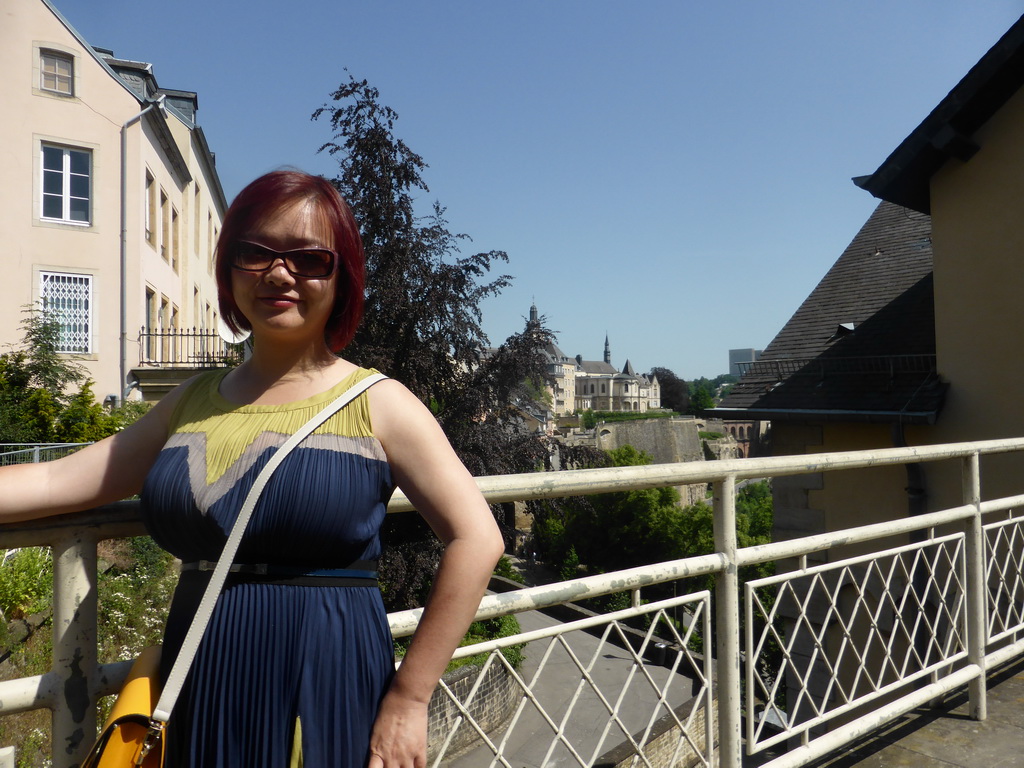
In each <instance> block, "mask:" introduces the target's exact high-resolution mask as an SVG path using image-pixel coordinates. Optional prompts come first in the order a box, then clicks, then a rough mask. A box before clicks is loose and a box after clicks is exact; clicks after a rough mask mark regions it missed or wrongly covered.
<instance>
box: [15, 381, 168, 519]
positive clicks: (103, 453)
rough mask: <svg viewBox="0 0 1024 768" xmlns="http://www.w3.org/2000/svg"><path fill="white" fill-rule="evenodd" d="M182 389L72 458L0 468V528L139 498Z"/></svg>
mask: <svg viewBox="0 0 1024 768" xmlns="http://www.w3.org/2000/svg"><path fill="white" fill-rule="evenodd" d="M185 386H186V385H182V386H179V387H177V388H176V389H174V390H173V391H171V392H170V393H169V394H168V395H167V396H166V397H164V398H163V399H162V400H160V402H158V403H157V404H156V405H155V406H153V408H151V409H150V410H149V411H148V412H147V413H146V414H145V415H144V416H143V417H142V418H141V419H139V420H138V421H136V422H135V423H134V424H132V425H131V426H130V427H127V428H126V429H124V430H122V431H121V432H118V433H117V434H116V435H111V436H110V437H108V438H106V439H104V440H100V441H99V442H97V443H94V444H93V445H90V446H87V447H86V448H83V449H82V450H80V451H76V452H75V453H72V454H71V455H70V456H66V457H64V458H63V459H58V460H57V461H45V462H40V463H38V464H14V465H11V466H7V467H0V524H4V523H15V522H20V521H24V520H35V519H36V518H40V517H48V516H50V515H59V514H63V513H66V512H77V511H79V510H83V509H90V508H92V507H96V506H99V505H101V504H109V503H111V502H113V501H118V500H119V499H123V498H125V497H127V496H131V495H133V494H136V493H138V492H139V490H140V489H141V488H142V482H143V480H145V479H146V473H148V472H149V468H150V467H151V466H152V465H153V462H154V461H156V457H157V454H159V453H160V449H161V448H162V447H163V445H164V443H165V442H166V441H167V432H168V428H169V425H170V419H171V414H172V413H173V411H174V407H175V404H176V403H177V402H178V400H179V399H180V397H181V394H182V393H183V392H184V389H185Z"/></svg>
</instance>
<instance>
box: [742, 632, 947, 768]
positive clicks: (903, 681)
mask: <svg viewBox="0 0 1024 768" xmlns="http://www.w3.org/2000/svg"><path fill="white" fill-rule="evenodd" d="M966 658H967V651H961V652H959V653H956V654H954V655H952V656H950V657H948V658H944V659H939V660H938V661H936V662H934V663H932V664H929V665H928V666H927V667H922V668H921V669H919V670H917V671H916V672H914V673H913V674H910V675H907V676H906V677H901V678H900V679H899V680H895V681H893V682H891V683H888V684H887V685H883V686H882V687H880V688H877V689H875V690H873V691H871V692H870V693H866V694H862V695H860V696H858V697H857V698H856V699H854V700H853V701H848V702H846V703H845V704H842V705H841V706H838V707H835V708H834V709H830V710H828V711H827V712H825V713H824V714H820V715H815V716H814V717H812V718H809V719H807V720H805V721H804V722H802V723H800V724H799V725H795V726H791V727H790V728H788V729H787V730H786V731H785V732H784V733H780V734H777V735H775V736H772V737H771V738H768V739H762V740H760V741H758V742H757V744H756V747H757V749H756V750H755V751H758V752H759V751H761V750H764V749H768V747H771V746H774V745H775V744H779V743H781V742H783V741H786V740H788V739H791V738H793V737H794V736H800V735H801V734H803V733H804V732H805V731H809V730H811V729H812V728H815V727H816V726H819V725H822V724H824V723H829V722H831V721H833V720H835V719H836V718H837V717H842V716H843V715H845V714H847V713H848V712H852V711H854V710H856V709H859V708H860V707H866V706H868V705H870V704H872V703H874V702H876V701H878V700H879V699H881V698H884V697H886V696H889V695H890V694H892V693H893V692H894V691H898V690H899V689H900V688H905V687H907V686H910V685H912V684H913V683H915V682H917V681H918V680H921V679H922V678H925V677H928V676H929V675H931V674H932V673H933V672H937V671H938V670H940V669H942V668H943V667H948V666H950V665H951V664H955V663H956V662H958V661H962V660H963V659H966ZM948 678H949V675H948V674H947V675H943V676H942V677H941V678H940V681H941V680H946V679H948ZM954 687H956V686H954ZM751 746H755V745H751ZM748 751H749V750H748ZM769 765H770V764H769Z"/></svg>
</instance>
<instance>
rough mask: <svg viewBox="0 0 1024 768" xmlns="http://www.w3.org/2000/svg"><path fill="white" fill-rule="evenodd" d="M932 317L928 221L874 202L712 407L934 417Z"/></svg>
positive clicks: (792, 414)
mask: <svg viewBox="0 0 1024 768" xmlns="http://www.w3.org/2000/svg"><path fill="white" fill-rule="evenodd" d="M934 314H935V313H934V301H933V296H932V250H931V218H930V217H929V216H927V215H924V214H921V213H918V212H916V211H912V210H909V209H907V208H903V207H901V206H898V205H893V204H892V203H886V202H883V203H881V204H880V205H879V206H878V208H876V209H875V211H874V213H872V215H871V217H870V218H869V219H868V220H867V222H866V223H865V224H864V226H863V227H862V228H861V230H860V232H858V233H857V236H856V237H855V238H854V239H853V241H852V242H851V243H850V245H849V246H848V247H847V248H846V250H845V251H844V252H843V254H842V255H841V256H840V257H839V260H838V261H836V263H835V264H834V265H833V266H832V268H831V269H830V270H829V271H828V273H827V274H826V275H825V277H824V278H822V280H821V282H820V283H818V285H817V287H816V288H815V289H814V290H813V291H812V292H811V295H810V296H808V297H807V299H806V300H805V301H804V302H803V304H801V306H800V308H799V309H797V311H796V313H795V314H794V315H793V317H792V318H791V319H790V320H789V322H788V323H786V325H785V327H784V328H783V329H782V330H781V331H779V333H778V335H777V336H776V337H775V338H774V339H773V340H772V342H771V343H770V344H769V345H768V347H767V348H766V349H765V350H764V352H763V353H762V355H761V359H760V361H759V362H757V363H754V364H753V365H752V366H751V368H750V369H749V371H748V373H746V374H745V375H744V376H743V377H742V378H741V380H740V381H739V382H738V383H737V384H736V385H735V386H734V387H733V390H732V392H731V393H730V394H729V396H728V397H727V398H726V399H725V400H724V401H723V402H722V403H721V405H720V406H719V407H718V408H717V409H715V410H714V411H713V414H714V415H715V416H720V417H722V418H737V419H739V418H746V419H749V418H759V419H780V418H790V419H814V420H820V419H841V420H844V421H849V420H855V421H896V420H901V421H907V422H931V421H934V419H935V416H936V414H937V412H938V410H939V408H940V407H941V404H942V398H943V395H944V393H945V386H944V385H943V384H942V383H941V382H939V381H938V379H937V377H936V375H935V320H934Z"/></svg>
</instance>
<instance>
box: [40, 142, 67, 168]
mask: <svg viewBox="0 0 1024 768" xmlns="http://www.w3.org/2000/svg"><path fill="white" fill-rule="evenodd" d="M43 168H47V169H49V170H53V171H62V170H63V169H64V150H62V149H58V148H57V147H43Z"/></svg>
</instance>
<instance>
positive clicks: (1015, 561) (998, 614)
mask: <svg viewBox="0 0 1024 768" xmlns="http://www.w3.org/2000/svg"><path fill="white" fill-rule="evenodd" d="M985 534H986V536H985V548H986V551H985V583H986V585H987V598H988V606H987V608H988V611H987V612H988V622H987V626H986V629H987V632H988V642H990V643H991V642H995V641H998V640H1001V639H1003V638H1004V637H1006V636H1008V635H1011V634H1013V633H1015V632H1020V631H1022V630H1024V559H1022V558H1021V552H1024V517H1014V518H1010V519H1008V520H1001V521H999V522H998V523H992V524H990V525H986V526H985Z"/></svg>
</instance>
